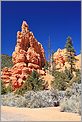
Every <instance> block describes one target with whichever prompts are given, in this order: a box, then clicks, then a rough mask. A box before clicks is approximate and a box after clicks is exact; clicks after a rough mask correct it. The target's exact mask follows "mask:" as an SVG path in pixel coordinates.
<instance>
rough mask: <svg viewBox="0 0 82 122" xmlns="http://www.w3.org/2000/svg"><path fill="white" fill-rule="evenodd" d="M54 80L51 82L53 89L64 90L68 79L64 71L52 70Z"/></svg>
mask: <svg viewBox="0 0 82 122" xmlns="http://www.w3.org/2000/svg"><path fill="white" fill-rule="evenodd" d="M53 76H54V80H53V81H52V82H51V86H52V87H53V88H54V89H58V90H66V88H67V85H68V79H67V77H66V74H65V73H64V72H59V71H54V73H53Z"/></svg>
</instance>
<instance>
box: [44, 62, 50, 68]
mask: <svg viewBox="0 0 82 122" xmlns="http://www.w3.org/2000/svg"><path fill="white" fill-rule="evenodd" d="M44 69H45V70H48V69H49V62H48V61H46V64H45V66H44Z"/></svg>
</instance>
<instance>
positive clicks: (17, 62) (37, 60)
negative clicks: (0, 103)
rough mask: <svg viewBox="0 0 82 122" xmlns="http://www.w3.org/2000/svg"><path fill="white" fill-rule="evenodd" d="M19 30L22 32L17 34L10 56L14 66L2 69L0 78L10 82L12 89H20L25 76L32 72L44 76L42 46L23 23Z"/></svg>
mask: <svg viewBox="0 0 82 122" xmlns="http://www.w3.org/2000/svg"><path fill="white" fill-rule="evenodd" d="M21 28H22V31H21V32H20V31H18V32H17V44H16V47H15V51H14V52H13V54H12V61H13V64H14V66H13V67H12V68H11V69H9V68H4V69H3V71H2V76H1V78H2V79H3V81H5V82H7V81H9V80H11V81H12V83H13V87H14V88H18V87H20V86H21V84H22V82H23V80H25V79H26V78H27V76H28V75H27V74H31V72H32V71H33V70H36V71H37V72H38V73H40V74H45V72H44V71H43V70H42V67H43V66H44V65H45V62H46V59H45V54H44V49H43V47H42V45H41V44H40V43H39V42H38V41H37V40H36V39H35V37H34V35H33V33H32V32H30V31H29V28H28V25H27V23H26V22H25V21H23V23H22V27H21Z"/></svg>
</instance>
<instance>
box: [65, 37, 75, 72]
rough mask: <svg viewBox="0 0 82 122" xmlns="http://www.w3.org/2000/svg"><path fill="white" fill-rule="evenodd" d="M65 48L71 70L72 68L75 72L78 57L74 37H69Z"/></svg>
mask: <svg viewBox="0 0 82 122" xmlns="http://www.w3.org/2000/svg"><path fill="white" fill-rule="evenodd" d="M65 48H66V50H67V53H66V57H67V60H68V63H69V64H70V70H71V73H73V71H74V70H75V61H76V58H75V50H74V47H73V43H72V38H71V37H69V36H68V38H67V42H66V45H65Z"/></svg>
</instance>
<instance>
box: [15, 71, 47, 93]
mask: <svg viewBox="0 0 82 122" xmlns="http://www.w3.org/2000/svg"><path fill="white" fill-rule="evenodd" d="M46 85H47V84H46V82H45V81H44V80H43V79H42V78H41V77H40V75H39V74H38V73H37V72H36V71H35V70H34V71H33V72H32V73H31V75H29V77H28V78H27V80H26V81H25V82H24V84H23V85H22V87H21V88H19V89H17V90H16V92H15V93H17V94H20V95H23V94H24V93H25V92H26V91H30V90H33V91H39V90H43V89H44V88H45V87H46Z"/></svg>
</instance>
